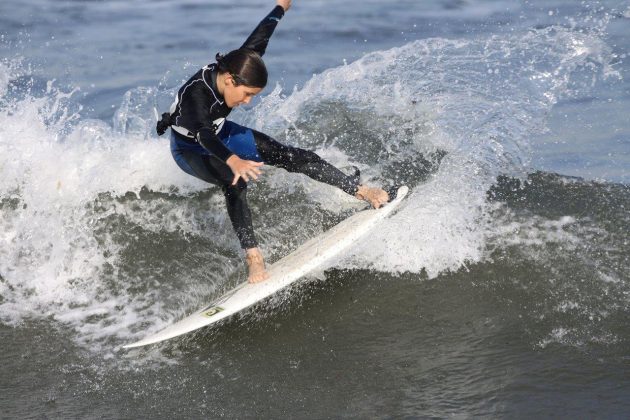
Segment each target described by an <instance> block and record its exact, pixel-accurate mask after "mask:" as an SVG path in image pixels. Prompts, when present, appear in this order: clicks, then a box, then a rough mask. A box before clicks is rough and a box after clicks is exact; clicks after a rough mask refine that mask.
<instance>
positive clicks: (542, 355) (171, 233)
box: [0, 0, 630, 419]
mask: <svg viewBox="0 0 630 420" xmlns="http://www.w3.org/2000/svg"><path fill="white" fill-rule="evenodd" d="M272 7H273V2H271V3H269V2H263V1H258V0H256V1H254V0H248V1H242V2H238V4H232V3H228V2H219V1H215V2H203V1H196V0H190V1H185V2H181V1H170V0H167V1H160V2H149V1H135V2H122V1H99V2H88V1H55V2H53V1H46V0H25V1H20V2H17V1H14V0H4V1H3V2H2V3H0V152H1V153H0V343H1V344H0V350H1V352H0V353H1V354H0V366H2V367H0V418H11V419H12V418H64V419H65V418H97V417H98V418H220V417H226V418H252V417H260V418H339V417H342V418H391V417H394V418H401V417H403V418H407V417H408V418H428V417H432V418H433V417H435V418H443V417H457V418H468V417H487V418H541V417H554V418H576V417H577V418H626V417H628V415H630V402H629V401H630V400H629V399H628V395H630V385H629V384H630V328H629V327H628V325H629V324H630V322H629V321H630V315H629V314H630V312H629V310H630V275H629V274H628V273H630V236H629V234H628V232H630V213H629V209H630V187H629V186H628V182H629V180H630V124H629V123H628V118H627V114H628V109H630V85H629V84H628V62H630V60H628V46H630V31H628V21H629V19H630V3H628V2H627V1H601V2H597V1H584V2H573V1H568V0H557V1H551V2H549V1H546V2H542V1H528V2H520V1H511V0H499V1H481V0H470V1H447V0H432V1H427V2H422V3H418V2H412V1H403V2H396V3H395V4H394V3H391V2H376V1H346V2H343V3H338V2H329V1H308V2H300V1H295V4H294V7H293V8H292V9H291V10H290V11H289V12H288V13H287V15H286V16H285V18H284V19H283V20H282V21H281V22H280V25H279V27H278V29H277V31H276V33H275V34H274V37H273V38H272V40H271V43H270V47H269V49H268V55H267V56H266V57H265V59H266V62H267V64H268V67H269V70H270V74H271V79H270V84H269V86H268V88H267V89H266V90H265V92H264V94H263V95H262V97H261V98H259V99H257V100H256V101H255V103H254V104H253V105H252V106H251V107H249V109H247V110H237V111H235V112H234V113H233V114H232V116H233V118H234V120H236V121H238V122H240V123H244V124H247V125H249V126H252V127H255V128H257V129H259V130H263V131H265V132H267V133H269V134H270V135H273V136H274V137H276V138H277V139H278V140H280V141H283V142H287V143H290V144H294V145H297V146H300V147H305V148H309V149H312V150H315V151H317V152H318V153H319V154H321V155H322V156H323V157H325V158H326V159H328V160H329V161H331V162H332V163H334V164H335V165H337V166H339V167H341V168H346V169H347V168H349V167H350V165H356V166H358V167H360V168H361V169H362V173H363V177H364V181H366V182H369V183H394V182H395V183H404V184H407V185H409V186H410V187H411V188H412V191H411V193H410V196H409V197H408V199H406V201H405V203H404V205H403V207H402V208H401V210H400V211H399V212H398V213H397V214H395V215H394V216H393V217H391V218H390V219H388V221H386V222H385V223H383V224H382V226H380V228H379V230H378V231H375V232H374V233H373V234H372V235H371V236H370V237H369V238H367V239H366V240H365V241H362V242H361V243H358V244H357V245H356V246H355V247H354V248H353V249H352V250H351V252H349V253H348V254H347V255H345V256H343V257H342V258H340V259H339V260H337V261H335V262H334V263H333V264H331V265H330V266H329V267H325V268H324V269H322V270H321V271H320V272H318V273H314V274H313V275H312V276H311V277H309V278H308V279H305V280H304V281H303V282H301V283H300V284H297V285H295V286H294V287H293V288H291V289H290V290H287V291H285V292H283V293H281V294H279V295H278V296H275V297H274V298H272V299H269V300H267V301H265V302H263V303H261V304H259V305H258V306H256V307H255V308H253V309H252V310H250V311H248V312H246V313H245V314H243V315H242V316H240V317H234V318H231V319H229V320H228V321H226V322H224V323H222V324H221V325H219V326H218V327H216V328H211V329H204V330H201V331H199V332H197V333H195V334H190V335H188V336H185V337H183V338H180V339H174V340H171V341H170V342H167V343H164V344H161V345H157V346H152V347H149V348H143V349H138V350H133V351H124V350H122V349H121V345H123V344H126V343H129V342H131V341H135V340H137V339H139V338H141V337H144V336H145V335H147V334H150V333H153V332H156V331H158V330H160V329H161V328H164V327H165V326H167V325H170V324H171V323H173V322H174V321H176V320H178V319H180V318H181V317H183V316H185V315H187V314H189V313H191V312H193V311H195V310H197V309H199V308H200V307H201V306H202V305H205V304H206V303H207V302H209V301H211V300H212V299H213V298H214V297H217V296H218V295H219V294H220V293H222V292H224V291H225V290H228V289H229V288H230V287H232V286H234V285H236V284H238V283H239V282H240V281H242V280H243V279H244V276H245V270H244V267H243V265H242V258H241V253H240V250H239V249H238V243H237V241H236V238H235V235H234V234H233V233H232V231H231V227H230V223H229V220H228V219H227V214H226V212H225V206H224V203H223V197H222V194H221V192H220V190H218V189H217V188H215V187H211V188H208V187H207V185H205V184H203V183H201V182H199V181H196V180H194V179H192V178H191V177H189V176H187V175H186V174H184V173H183V172H181V171H180V170H179V168H177V167H176V165H175V164H174V162H173V161H172V158H171V156H170V153H169V151H168V142H167V140H165V139H164V138H158V137H156V136H155V134H154V133H153V126H154V124H155V120H154V116H153V115H154V113H153V107H157V108H158V109H159V110H160V111H162V110H164V109H165V108H166V107H167V106H168V105H169V104H170V101H171V100H172V97H173V94H174V92H175V91H176V90H177V88H178V87H179V85H180V84H181V83H182V81H184V80H186V79H187V78H188V77H189V76H190V75H191V74H192V73H194V72H195V71H196V70H197V69H198V67H200V66H202V65H204V64H206V63H207V62H209V61H210V60H211V58H212V57H213V56H214V54H215V53H216V52H217V51H223V52H225V51H227V50H229V49H231V48H235V47H237V46H239V45H240V44H241V43H242V41H243V40H244V39H245V37H246V36H247V35H248V33H249V31H250V30H251V29H252V28H253V27H254V25H255V24H256V23H257V22H258V20H260V19H261V18H262V17H263V16H264V15H265V13H266V12H267V11H268V10H270V9H271V8H272ZM249 199H250V202H251V206H252V210H253V213H254V219H255V226H256V231H257V235H258V237H259V239H260V242H261V245H262V248H263V251H264V253H265V254H266V256H267V257H268V259H269V261H271V262H273V261H276V260H278V259H279V258H281V257H282V256H284V255H287V254H288V253H289V252H291V251H292V250H293V249H295V248H296V247H297V246H299V245H300V244H301V243H303V242H304V241H306V240H307V239H309V238H311V237H313V236H315V235H317V234H319V233H320V232H322V231H324V230H326V229H328V228H329V227H331V226H332V225H334V224H335V223H337V222H338V221H339V220H341V219H343V218H344V217H346V216H347V215H348V214H351V213H352V212H354V211H357V210H358V209H359V208H360V204H359V203H357V202H356V201H355V200H353V199H351V198H349V197H347V196H346V195H345V194H344V193H342V192H340V191H336V190H335V189H333V188H331V187H328V186H325V185H322V184H319V183H317V182H315V181H312V180H309V179H308V178H306V177H304V176H302V175H295V174H288V173H286V172H284V171H282V170H279V169H272V168H268V169H267V171H266V172H265V175H264V177H263V178H262V179H261V180H260V181H259V182H258V183H256V184H255V185H252V186H251V191H250V193H249Z"/></svg>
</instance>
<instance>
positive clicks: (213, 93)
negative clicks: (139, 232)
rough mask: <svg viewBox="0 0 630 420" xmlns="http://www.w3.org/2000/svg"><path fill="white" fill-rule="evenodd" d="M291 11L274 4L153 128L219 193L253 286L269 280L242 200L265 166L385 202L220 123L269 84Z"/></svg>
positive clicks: (355, 181)
mask: <svg viewBox="0 0 630 420" xmlns="http://www.w3.org/2000/svg"><path fill="white" fill-rule="evenodd" d="M290 6H291V0H277V2H276V6H275V7H274V9H273V10H272V11H271V12H270V13H269V14H268V15H267V16H266V17H265V18H264V19H263V20H262V21H261V22H260V23H259V24H258V26H257V27H256V29H254V31H253V32H252V33H251V35H250V36H249V37H248V38H247V40H246V41H245V43H244V44H243V45H242V46H241V47H240V48H239V49H237V50H234V51H231V52H229V53H228V54H226V55H220V54H217V55H216V62H215V63H212V64H209V65H207V66H204V67H203V68H202V69H200V70H199V71H198V72H197V73H195V74H194V75H193V76H192V77H191V78H190V80H188V81H187V82H186V83H185V84H184V85H183V86H182V87H181V88H180V89H179V91H178V93H177V98H176V100H175V102H174V103H173V105H172V106H171V108H170V112H167V113H164V114H162V119H161V120H160V121H159V122H158V124H157V132H158V134H159V135H162V134H164V133H165V132H166V129H167V128H169V127H170V128H171V143H170V144H171V153H172V155H173V158H174V159H175V162H176V163H177V165H178V166H179V167H180V168H181V169H182V170H183V171H184V172H186V173H187V174H189V175H192V176H194V177H197V178H199V179H202V180H204V181H206V182H209V183H211V184H214V185H219V186H221V187H222V188H223V192H224V194H225V199H226V203H227V211H228V215H229V217H230V221H231V222H232V226H233V227H234V231H235V232H236V235H237V237H238V239H239V242H240V244H241V247H242V248H243V249H244V250H245V261H246V263H247V267H248V281H249V282H250V283H256V282H260V281H264V280H266V279H267V278H268V277H269V275H268V273H267V271H266V269H265V262H264V259H263V256H262V253H261V252H260V249H259V248H258V243H257V241H256V238H255V236H254V229H253V226H252V219H251V213H250V210H249V207H248V205H247V198H246V193H247V183H248V182H249V181H250V180H257V179H258V177H259V176H260V175H261V174H262V172H261V167H262V166H263V163H265V164H269V165H273V166H276V167H280V168H284V169H286V170H287V171H289V172H299V173H303V174H305V175H307V176H309V177H311V178H313V179H315V180H317V181H320V182H324V183H327V184H330V185H333V186H335V187H337V188H340V189H342V190H343V191H345V192H346V193H348V194H351V195H354V196H355V197H357V198H358V199H361V200H365V201H367V202H369V203H370V204H371V205H372V206H373V207H375V208H378V207H380V206H381V205H383V204H385V203H386V202H387V201H388V198H389V197H388V194H387V192H385V191H384V190H382V189H380V188H374V187H368V186H366V185H360V184H359V175H358V173H357V174H355V175H352V176H347V175H345V174H344V173H343V172H341V171H340V170H339V169H337V168H335V167H334V166H332V165H331V164H329V163H328V162H326V161H324V160H323V159H321V158H320V157H319V156H318V155H317V154H315V153H313V152H311V151H308V150H303V149H299V148H296V147H292V146H288V145H284V144H281V143H279V142H277V141H276V140H274V139H272V138H271V137H269V136H267V135H266V134H263V133H261V132H258V131H256V130H252V129H250V128H247V127H243V126H240V125H238V124H236V123H234V122H232V121H228V120H226V119H225V118H226V117H227V116H228V114H229V113H230V111H231V110H232V109H233V108H235V107H238V106H239V105H243V104H248V103H249V102H250V101H251V100H252V98H253V97H254V96H255V95H257V94H259V93H260V92H261V91H262V89H263V88H264V87H265V85H266V84H267V69H266V67H265V63H264V62H263V60H262V58H261V57H262V56H263V55H264V53H265V50H266V49H267V44H268V43H269V38H270V37H271V35H272V34H273V31H274V30H275V28H276V25H277V24H278V22H279V21H280V19H281V18H282V17H283V16H284V13H285V12H286V11H287V10H288V9H289V7H290Z"/></svg>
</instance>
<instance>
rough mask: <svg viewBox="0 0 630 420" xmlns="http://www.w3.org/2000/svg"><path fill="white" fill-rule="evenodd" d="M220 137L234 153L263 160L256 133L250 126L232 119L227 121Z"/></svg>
mask: <svg viewBox="0 0 630 420" xmlns="http://www.w3.org/2000/svg"><path fill="white" fill-rule="evenodd" d="M219 138H220V139H221V141H222V142H223V144H225V146H226V147H227V148H228V149H230V151H231V152H232V153H234V154H235V155H236V156H238V157H240V158H241V159H246V160H253V161H256V162H262V158H261V157H260V154H258V149H257V148H256V141H255V140H254V133H252V130H250V129H249V128H247V127H243V126H242V125H238V124H236V123H233V122H232V121H225V123H224V124H223V127H221V131H220V132H219Z"/></svg>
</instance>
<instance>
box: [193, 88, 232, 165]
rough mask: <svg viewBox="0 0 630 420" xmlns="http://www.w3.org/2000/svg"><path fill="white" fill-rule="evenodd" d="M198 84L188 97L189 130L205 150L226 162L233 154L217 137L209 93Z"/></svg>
mask: <svg viewBox="0 0 630 420" xmlns="http://www.w3.org/2000/svg"><path fill="white" fill-rule="evenodd" d="M197 86H201V85H200V84H196V85H194V86H193V87H191V88H190V91H189V92H188V94H187V95H186V109H187V110H188V113H189V114H188V116H189V118H188V120H189V121H191V124H190V127H187V128H188V130H190V131H192V132H193V133H195V136H196V139H197V141H198V142H199V144H201V146H203V148H204V149H206V150H207V151H209V152H210V153H212V154H213V155H215V156H217V157H218V158H219V159H221V160H222V161H224V162H225V161H226V160H227V159H228V158H229V157H230V156H231V155H233V154H234V153H232V152H231V151H230V149H228V148H227V147H226V146H225V144H223V142H222V141H221V139H219V137H218V136H217V135H216V133H215V131H214V128H213V127H212V122H210V115H211V114H210V106H211V104H210V103H209V102H208V95H209V94H208V92H207V91H206V90H204V89H202V88H199V87H197Z"/></svg>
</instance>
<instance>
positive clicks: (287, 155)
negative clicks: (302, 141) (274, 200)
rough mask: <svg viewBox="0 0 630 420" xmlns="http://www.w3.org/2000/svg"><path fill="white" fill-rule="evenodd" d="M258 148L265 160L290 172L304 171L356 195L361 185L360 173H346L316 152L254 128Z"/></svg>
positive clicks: (317, 179) (310, 175)
mask: <svg viewBox="0 0 630 420" xmlns="http://www.w3.org/2000/svg"><path fill="white" fill-rule="evenodd" d="M252 132H253V133H254V140H255V141H256V148H257V149H258V153H259V154H260V156H261V158H262V160H263V162H265V163H266V164H269V165H272V166H277V167H280V168H284V169H286V170H287V171H289V172H299V173H303V174H305V175H307V176H309V177H310V178H313V179H314V180H316V181H320V182H324V183H326V184H329V185H332V186H334V187H337V188H340V189H341V190H343V191H345V192H346V193H348V194H350V195H354V194H356V192H357V188H358V187H359V177H358V175H351V176H348V175H345V174H344V173H343V172H341V171H340V170H339V169H337V168H335V167H334V166H333V165H331V164H330V163H328V162H326V161H325V160H323V159H322V158H321V157H319V156H318V155H317V154H316V153H314V152H311V151H309V150H304V149H299V148H297V147H292V146H287V145H284V144H282V143H279V142H278V141H276V140H274V139H272V138H271V137H269V136H268V135H266V134H263V133H261V132H259V131H256V130H252Z"/></svg>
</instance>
